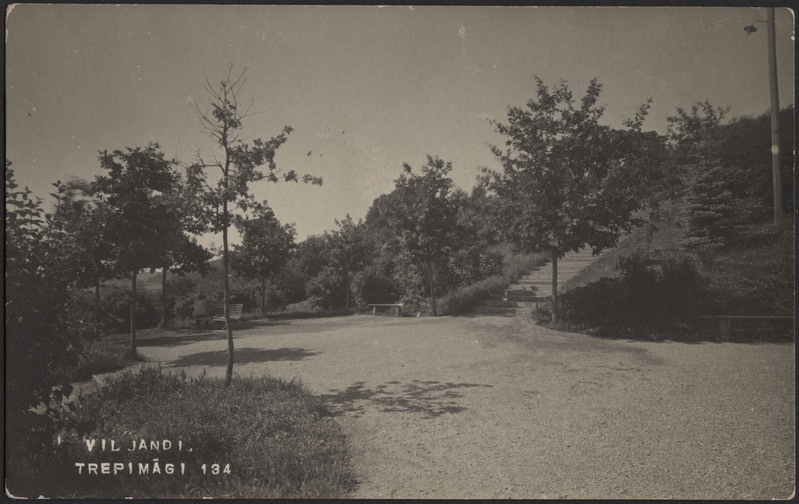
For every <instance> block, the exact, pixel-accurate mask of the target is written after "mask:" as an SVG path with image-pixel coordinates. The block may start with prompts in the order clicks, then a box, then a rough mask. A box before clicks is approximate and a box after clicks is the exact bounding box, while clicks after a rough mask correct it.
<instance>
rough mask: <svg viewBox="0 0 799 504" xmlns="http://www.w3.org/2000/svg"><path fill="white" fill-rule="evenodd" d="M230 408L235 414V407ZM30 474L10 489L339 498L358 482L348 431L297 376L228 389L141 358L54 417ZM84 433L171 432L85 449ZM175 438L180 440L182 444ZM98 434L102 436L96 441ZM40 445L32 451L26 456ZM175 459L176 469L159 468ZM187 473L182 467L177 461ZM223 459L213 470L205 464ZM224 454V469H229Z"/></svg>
mask: <svg viewBox="0 0 799 504" xmlns="http://www.w3.org/2000/svg"><path fill="white" fill-rule="evenodd" d="M231 412H235V414H231ZM59 426H60V430H59V431H58V435H59V436H60V443H57V442H56V441H55V439H53V440H52V441H51V443H52V444H51V445H50V447H49V449H48V450H47V451H46V452H44V453H41V455H40V457H41V458H40V460H38V461H37V462H39V464H32V463H31V464H29V466H30V470H31V473H30V474H27V475H25V474H15V476H16V478H14V479H13V480H11V481H9V482H8V483H9V485H8V487H9V489H10V490H11V491H12V492H13V493H15V494H16V495H23V496H31V497H35V496H38V495H44V496H47V497H66V496H75V497H84V498H85V497H92V498H123V497H133V498H144V497H152V496H153V495H158V496H159V497H162V498H201V497H220V498H221V497H224V498H256V497H257V498H261V499H264V498H265V499H270V498H281V499H287V498H322V497H324V498H340V497H345V496H346V495H347V494H348V492H349V491H350V490H351V489H352V488H353V486H354V480H353V476H352V474H351V472H350V468H349V461H348V455H347V452H346V444H345V440H344V436H343V435H342V434H341V431H340V428H339V426H338V424H336V423H335V422H334V421H333V420H332V419H331V418H330V414H329V413H328V412H327V411H326V410H325V409H324V407H323V406H322V404H321V403H320V401H319V400H318V399H317V398H315V397H314V396H311V395H310V394H308V392H307V391H306V390H305V388H304V387H302V386H301V385H298V384H296V383H294V382H291V383H289V382H286V381H283V380H279V379H275V378H240V379H237V380H236V383H235V384H234V385H232V386H231V387H230V388H229V389H228V390H225V391H222V390H220V387H219V383H218V380H216V379H210V378H206V377H204V376H201V377H199V378H188V377H187V376H186V375H185V373H181V374H178V375H164V374H162V373H161V371H160V370H158V369H153V368H145V369H142V370H141V371H139V372H138V373H129V372H128V373H124V374H123V375H122V376H120V377H119V378H117V379H115V380H112V381H111V382H110V383H109V384H108V385H107V386H106V387H104V388H102V389H101V390H100V391H99V392H98V393H96V394H93V395H91V396H88V397H84V398H81V400H80V401H79V402H78V407H77V408H76V410H75V411H74V412H71V413H70V414H69V415H67V416H66V418H63V419H62V420H61V421H60V422H59ZM85 438H88V439H97V440H99V439H114V440H115V441H116V442H117V444H118V446H119V447H122V446H125V447H130V446H131V443H132V442H138V441H139V440H141V439H145V440H148V442H149V440H159V441H162V440H170V441H171V443H172V448H171V449H170V450H161V452H160V453H156V454H155V455H154V453H153V452H151V451H148V450H136V451H127V449H126V448H122V450H121V451H120V452H110V451H101V450H100V448H99V446H98V447H96V448H95V449H94V450H93V451H91V452H89V451H88V450H87V446H86V442H85ZM178 442H181V443H182V445H181V447H182V449H180V450H179V448H178ZM98 444H99V441H98ZM35 455H36V454H28V455H27V456H26V457H25V459H24V461H21V462H29V461H31V459H32V458H33V457H34V456H35ZM154 459H158V462H159V465H160V466H159V467H160V469H161V473H160V474H153V473H152V471H151V473H150V474H149V475H145V476H139V475H138V474H133V475H129V474H127V473H124V474H118V475H117V476H115V477H109V478H92V477H76V476H75V472H76V468H75V465H74V464H75V462H76V461H80V462H84V463H88V462H111V463H113V462H116V461H124V462H125V463H126V464H125V466H126V467H127V463H128V462H132V463H133V467H134V468H136V469H138V464H139V463H143V464H148V465H149V466H150V467H151V468H152V467H153V466H154V464H155V462H154ZM168 463H172V464H175V466H176V473H175V474H172V475H168V474H164V471H165V465H166V464H168ZM181 463H183V464H185V474H179V471H180V464H181ZM212 463H219V464H220V465H221V467H220V468H219V474H217V475H212V474H209V475H205V476H203V474H202V470H201V466H202V464H206V468H207V471H208V472H210V471H211V470H212V469H211V464H212ZM226 464H229V468H230V469H229V473H228V472H227V471H225V469H224V468H225V466H226Z"/></svg>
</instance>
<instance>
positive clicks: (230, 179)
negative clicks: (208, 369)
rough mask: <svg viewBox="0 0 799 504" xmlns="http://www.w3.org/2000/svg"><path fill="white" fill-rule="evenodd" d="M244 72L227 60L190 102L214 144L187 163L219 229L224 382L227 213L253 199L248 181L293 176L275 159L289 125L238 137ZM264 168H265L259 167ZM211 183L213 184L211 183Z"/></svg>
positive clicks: (212, 223) (228, 371)
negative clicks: (203, 99)
mask: <svg viewBox="0 0 799 504" xmlns="http://www.w3.org/2000/svg"><path fill="white" fill-rule="evenodd" d="M245 72H246V69H245V70H243V71H242V72H241V73H240V74H239V75H238V76H234V75H233V74H232V65H231V66H230V67H229V68H228V72H227V75H226V77H225V78H224V79H223V80H222V81H221V82H220V83H219V86H218V87H215V86H213V85H212V84H211V83H210V82H209V81H208V80H206V82H205V90H206V92H207V93H208V94H209V97H210V109H209V110H208V109H207V110H205V111H202V110H201V109H200V108H199V107H197V106H195V109H196V111H197V115H198V118H199V120H200V124H201V125H202V127H203V128H204V129H205V131H206V132H207V133H208V134H209V135H210V137H211V138H212V139H213V141H214V143H215V144H216V152H215V153H213V154H212V155H210V156H207V157H204V156H203V155H202V154H200V153H199V152H198V154H197V156H198V162H197V163H196V164H194V165H193V166H191V167H190V168H189V176H190V178H191V179H192V183H193V184H195V185H196V186H198V187H204V189H205V190H204V192H203V194H202V197H201V198H200V202H201V207H202V208H203V209H204V210H205V216H206V218H207V221H206V222H207V224H208V226H209V227H210V230H211V231H214V232H217V233H220V232H221V233H222V264H223V270H224V274H223V292H224V305H225V319H226V321H227V322H228V324H227V328H228V329H227V343H228V364H227V369H226V372H225V386H226V387H227V386H230V382H231V381H232V379H233V354H234V345H233V331H232V329H231V324H230V323H229V322H230V320H229V310H228V305H229V304H230V284H229V282H230V278H229V275H230V246H229V243H228V230H229V228H230V225H231V224H232V223H233V212H234V211H235V210H236V208H238V209H240V210H241V211H245V212H246V211H247V209H248V208H249V207H251V206H252V205H253V203H254V198H253V195H252V193H251V192H250V184H252V183H254V182H257V181H260V180H266V181H269V182H278V181H280V180H283V181H287V182H288V181H294V182H296V181H297V180H298V176H297V173H296V172H295V171H294V170H290V171H288V172H285V173H281V171H280V170H279V169H278V166H277V163H276V162H275V154H276V152H277V149H278V148H280V146H281V145H283V144H284V143H285V142H286V140H287V139H288V135H289V134H290V133H291V131H292V129H291V127H289V126H285V127H284V128H283V132H282V133H280V134H279V135H277V136H275V137H272V138H271V139H269V140H267V141H264V140H261V139H260V138H256V139H254V140H253V141H252V145H250V144H249V143H247V142H245V141H244V140H243V138H242V134H241V129H242V127H243V124H244V121H245V119H246V118H247V116H248V115H249V107H244V106H242V104H241V103H240V102H239V100H240V95H241V91H242V88H243V86H244V84H245V81H246V79H245ZM209 168H211V169H216V170H218V171H217V172H216V176H217V178H216V181H215V182H213V181H211V180H209V178H208V173H207V169H209ZM262 169H265V171H262ZM302 179H303V181H304V182H309V183H313V184H317V185H321V183H322V179H321V178H318V177H313V176H311V175H304V176H303V177H302ZM212 184H213V185H212Z"/></svg>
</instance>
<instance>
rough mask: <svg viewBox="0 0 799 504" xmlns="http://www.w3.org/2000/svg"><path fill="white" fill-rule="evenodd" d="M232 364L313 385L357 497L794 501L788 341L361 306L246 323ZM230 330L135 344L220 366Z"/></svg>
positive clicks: (184, 361)
mask: <svg viewBox="0 0 799 504" xmlns="http://www.w3.org/2000/svg"><path fill="white" fill-rule="evenodd" d="M235 335H236V361H237V364H236V372H237V373H239V374H241V375H250V374H251V375H261V374H269V375H273V376H280V377H283V378H286V379H289V380H290V379H296V380H299V381H301V382H302V383H304V384H305V385H306V386H307V387H308V388H309V389H310V390H311V391H312V392H314V393H316V394H319V395H322V396H324V397H325V398H326V399H327V400H328V401H329V403H330V406H331V409H332V410H333V411H335V412H336V413H337V420H338V421H339V423H340V424H341V425H342V428H343V430H344V432H345V434H346V435H347V436H348V438H349V441H350V446H351V451H352V456H353V460H352V463H353V466H354V469H355V472H356V475H357V477H358V478H359V483H360V484H359V486H358V488H357V490H356V493H355V495H354V497H357V498H425V497H429V498H464V499H472V498H517V499H532V498H580V499H582V498H585V499H596V498H611V499H612V498H642V499H643V498H686V499H706V498H714V499H766V498H787V497H789V496H790V495H791V493H792V492H793V488H794V484H795V478H794V474H795V469H794V468H795V452H794V438H795V429H794V425H795V421H794V404H795V403H794V401H795V399H794V397H795V394H794V388H795V387H794V369H793V356H794V349H793V345H776V344H769V345H740V344H699V345H689V344H682V343H671V342H667V343H647V342H629V341H610V340H600V339H596V338H591V337H588V336H584V335H580V334H570V333H562V332H555V331H551V330H548V329H545V328H541V327H537V326H535V325H533V324H532V323H530V322H528V321H525V320H524V318H523V317H515V318H504V317H464V318H453V317H440V318H436V319H426V318H390V317H372V316H368V315H364V316H352V317H343V318H333V319H316V320H304V321H290V322H275V323H270V324H268V325H265V326H261V327H254V328H251V329H244V330H240V331H237V332H236V333H235ZM223 336H224V335H223V334H222V333H221V332H217V333H213V334H209V335H204V336H203V335H200V336H197V337H195V338H188V339H183V340H180V337H178V338H177V339H175V340H173V341H169V340H167V341H161V342H159V343H158V344H157V345H155V344H148V343H146V342H142V346H141V347H140V353H141V354H142V355H143V356H145V357H146V358H148V359H150V360H151V361H154V362H159V363H160V365H161V366H162V367H163V368H164V369H165V370H170V369H187V370H188V371H189V372H190V373H199V372H201V371H203V370H205V371H207V373H208V374H209V375H211V376H223V375H224V366H225V364H226V362H227V360H226V359H227V355H226V348H227V347H226V342H225V340H224V339H223Z"/></svg>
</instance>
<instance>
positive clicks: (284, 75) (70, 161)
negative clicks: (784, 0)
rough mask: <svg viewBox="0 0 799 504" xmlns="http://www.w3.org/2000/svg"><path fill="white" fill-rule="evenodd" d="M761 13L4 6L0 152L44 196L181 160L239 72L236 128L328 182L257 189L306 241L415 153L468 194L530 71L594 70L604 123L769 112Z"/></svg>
mask: <svg viewBox="0 0 799 504" xmlns="http://www.w3.org/2000/svg"><path fill="white" fill-rule="evenodd" d="M765 19H766V9H765V8H762V7H761V8H737V7H736V8H726V7H724V8H707V7H624V8H622V7H490V6H470V7H463V6H461V7H458V6H439V7H433V6H427V7H408V6H405V7H403V6H392V7H378V6H264V5H259V6H232V5H224V6H212V5H45V4H19V5H16V6H14V7H12V8H10V9H9V10H8V11H7V12H6V89H5V91H6V158H7V159H9V160H11V161H12V163H13V165H12V168H13V169H14V170H15V173H16V177H17V181H18V183H19V184H20V185H27V186H29V187H30V188H31V189H32V190H33V192H34V193H35V194H37V195H40V196H42V197H44V196H45V195H46V194H47V193H49V192H50V189H51V186H50V184H51V183H52V182H54V181H56V180H68V179H70V178H71V177H81V178H86V179H91V178H93V177H94V176H96V175H100V174H102V169H101V168H100V165H99V162H98V152H99V151H105V150H108V151H112V150H115V149H124V148H126V147H137V146H142V147H143V146H146V145H147V144H148V143H149V142H157V143H159V145H160V146H161V149H162V150H163V152H164V153H165V154H166V155H167V157H174V158H176V159H178V160H180V161H181V162H183V163H191V162H193V161H195V160H196V156H197V153H198V152H199V153H201V154H203V153H204V154H206V155H207V154H209V153H210V152H211V149H212V147H213V142H212V141H211V139H210V138H209V137H208V136H207V134H206V133H205V132H204V131H203V130H202V128H201V126H200V123H199V120H198V118H197V114H196V112H195V109H194V105H195V104H196V105H197V106H199V107H200V108H201V109H204V108H205V107H206V105H207V103H208V101H209V100H208V95H207V93H206V92H205V91H204V84H205V80H206V79H208V80H209V81H210V82H211V83H212V84H214V85H216V83H218V82H219V81H221V80H222V78H223V77H224V76H225V74H226V72H227V69H228V67H229V66H230V65H233V69H234V72H239V71H242V70H244V69H246V79H247V81H246V83H245V86H244V89H243V95H244V97H245V101H247V102H248V103H249V100H252V108H251V115H250V116H249V117H247V119H246V122H245V123H244V127H243V135H244V137H245V138H247V139H250V140H252V139H254V138H263V139H268V138H271V137H273V136H275V135H277V134H279V133H280V132H281V130H282V128H283V126H285V125H290V126H291V127H292V128H293V129H294V131H293V132H292V133H291V134H290V135H289V138H288V141H287V142H286V143H285V144H284V145H283V146H282V147H281V148H280V149H279V151H278V154H277V156H276V160H277V163H278V166H279V167H280V168H281V169H282V170H284V171H287V170H291V169H293V170H296V171H297V172H298V173H300V174H302V173H310V174H313V175H317V176H321V177H323V179H324V184H323V186H322V187H318V186H311V185H304V184H302V183H300V184H293V183H289V184H285V183H280V184H272V183H267V182H263V181H262V182H258V183H257V184H255V185H254V186H253V192H254V193H255V195H256V197H257V198H259V199H261V200H266V201H267V202H268V204H269V205H270V206H271V207H272V208H273V209H274V211H275V214H276V215H277V217H278V219H280V221H281V222H284V223H294V224H295V226H296V229H297V235H298V236H297V237H298V240H302V239H304V238H306V237H307V236H309V235H313V234H320V233H322V232H324V231H325V230H332V229H336V223H335V221H336V219H338V220H341V219H342V218H344V217H345V216H346V215H347V214H349V215H351V216H352V217H353V218H354V219H355V220H356V221H357V220H358V219H360V218H363V217H364V216H365V215H366V212H367V210H368V208H369V206H370V205H371V203H372V202H373V200H374V199H375V198H377V197H378V196H379V195H381V194H384V193H387V192H390V191H391V190H392V188H393V187H394V181H395V180H396V178H397V177H398V176H399V175H400V174H401V172H402V166H403V163H408V164H410V165H411V166H413V167H415V168H419V167H421V166H422V165H423V164H424V163H425V162H426V156H427V155H433V156H439V157H440V158H442V159H444V160H446V161H450V162H452V165H453V171H452V172H451V176H452V178H453V180H454V181H455V183H456V184H457V185H458V186H459V187H461V188H463V189H464V190H467V191H468V190H470V189H471V187H473V185H474V182H475V177H476V176H477V175H478V173H479V171H480V167H482V166H485V167H489V168H492V169H498V168H499V164H498V162H497V160H496V158H495V157H494V156H493V154H492V153H491V151H490V148H489V145H492V144H493V145H502V142H503V139H502V137H500V136H499V135H498V134H497V133H496V132H495V130H494V127H493V126H492V124H491V122H490V120H491V119H493V120H499V121H504V120H505V119H506V118H507V111H508V107H509V106H523V105H524V104H525V103H526V102H527V101H528V100H530V99H532V98H534V97H535V85H536V84H535V80H534V76H538V77H540V78H541V79H542V80H543V81H544V83H546V84H548V85H556V84H557V83H558V82H559V81H560V80H565V81H566V82H567V83H568V85H569V86H570V87H571V89H572V90H573V92H574V95H575V97H578V98H579V97H581V96H582V95H583V93H584V92H585V90H586V89H587V87H588V84H589V81H590V80H591V79H592V78H597V79H598V80H599V82H600V83H601V84H602V86H603V88H602V94H601V96H600V100H599V102H600V104H602V105H604V106H605V107H606V112H605V115H604V117H603V121H604V122H605V123H606V124H609V125H612V126H621V124H622V121H623V120H624V119H626V118H630V117H633V116H634V114H635V112H636V110H637V109H638V107H639V106H640V105H641V104H643V103H644V102H645V101H646V100H647V99H649V98H652V100H653V103H652V108H651V110H650V113H649V116H648V118H647V121H646V123H645V125H644V129H645V130H654V131H658V132H661V133H665V132H666V128H667V124H668V121H667V118H668V117H669V116H673V115H675V113H676V110H677V108H678V107H682V108H690V107H691V105H693V104H694V103H696V102H700V101H704V100H709V101H710V102H711V103H712V104H714V105H715V106H723V107H730V112H729V116H730V117H737V116H746V115H749V116H752V115H760V114H764V113H766V112H768V110H769V103H770V102H769V82H768V52H767V39H766V24H765V23H764V22H757V23H755V25H754V26H755V27H756V28H757V29H758V30H757V31H756V32H755V33H752V34H751V35H747V33H746V32H745V31H744V29H743V28H744V27H745V26H747V25H750V24H752V23H753V22H755V21H758V20H763V21H764V20H765ZM793 27H794V20H793V12H792V11H790V10H788V9H777V15H776V41H777V68H778V75H779V90H780V93H779V94H780V106H781V107H785V106H788V105H791V104H793V102H794V88H793V86H794V66H793V65H794V33H793ZM234 241H235V238H234ZM201 242H204V243H206V244H216V245H219V244H220V243H221V238H220V237H218V236H216V237H214V236H206V237H204V238H203V240H202V241H201Z"/></svg>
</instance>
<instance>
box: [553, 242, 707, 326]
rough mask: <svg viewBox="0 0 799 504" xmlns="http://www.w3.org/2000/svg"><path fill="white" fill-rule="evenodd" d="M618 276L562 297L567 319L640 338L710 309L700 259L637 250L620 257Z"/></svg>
mask: <svg viewBox="0 0 799 504" xmlns="http://www.w3.org/2000/svg"><path fill="white" fill-rule="evenodd" d="M618 267H619V270H620V272H621V275H620V277H618V278H608V277H605V278H601V279H600V280H599V281H597V282H593V283H591V284H588V285H586V286H583V287H578V288H574V289H572V290H570V291H568V292H566V293H565V294H564V295H563V297H562V301H563V304H562V311H561V315H562V320H563V321H565V322H567V323H571V324H575V325H578V326H581V327H588V328H595V329H596V330H597V331H598V332H599V334H600V335H608V334H616V335H620V334H625V335H627V336H630V337H634V338H641V337H648V336H649V335H650V334H653V333H654V334H662V333H669V332H674V331H676V330H677V329H678V328H680V327H682V328H683V329H684V328H685V327H687V325H686V324H695V322H696V320H697V317H698V316H699V315H701V314H703V313H707V311H708V310H710V309H711V308H710V305H711V300H710V299H711V298H710V295H709V291H708V287H707V282H706V280H705V278H703V277H702V276H701V275H700V274H699V267H700V266H699V264H698V260H697V258H696V257H695V256H694V257H692V256H688V255H682V254H677V255H665V256H660V257H659V256H656V255H649V256H646V255H643V254H633V255H630V256H627V257H624V258H622V259H620V260H619V266H618Z"/></svg>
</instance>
